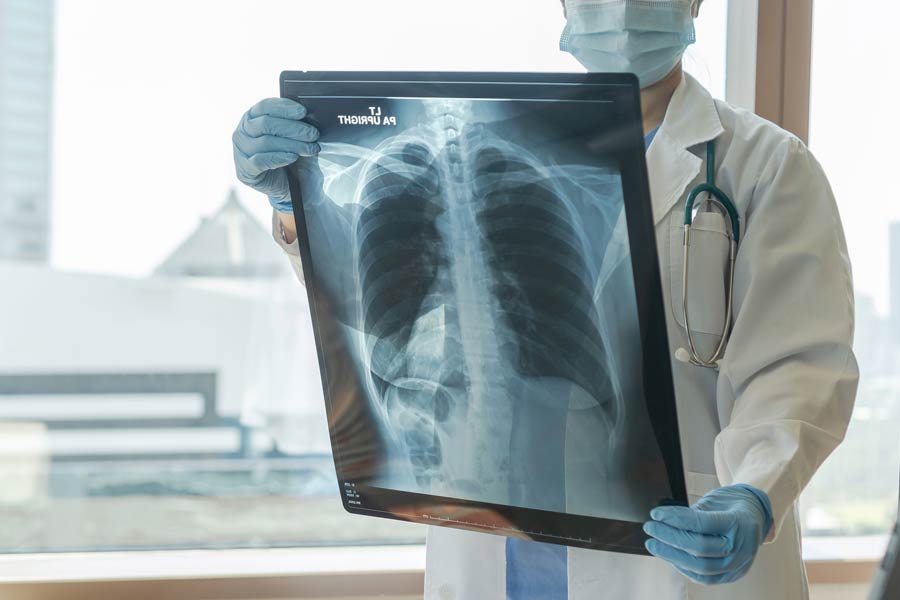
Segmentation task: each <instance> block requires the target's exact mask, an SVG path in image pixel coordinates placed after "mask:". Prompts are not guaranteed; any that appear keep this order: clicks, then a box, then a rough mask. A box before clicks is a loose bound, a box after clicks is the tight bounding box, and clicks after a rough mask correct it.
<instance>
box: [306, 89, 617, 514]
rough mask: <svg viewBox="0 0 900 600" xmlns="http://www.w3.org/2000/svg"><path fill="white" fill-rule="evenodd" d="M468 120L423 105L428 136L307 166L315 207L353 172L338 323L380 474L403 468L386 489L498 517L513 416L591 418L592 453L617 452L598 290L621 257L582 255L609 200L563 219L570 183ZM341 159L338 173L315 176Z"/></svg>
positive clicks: (611, 217)
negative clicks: (596, 431) (467, 505)
mask: <svg viewBox="0 0 900 600" xmlns="http://www.w3.org/2000/svg"><path fill="white" fill-rule="evenodd" d="M469 109H470V106H469V105H468V104H467V103H465V102H448V101H442V102H434V103H433V105H432V106H431V115H430V117H429V119H428V122H427V123H425V124H423V125H421V126H417V127H416V128H414V129H411V130H407V131H404V132H402V133H400V134H398V135H396V136H393V137H391V138H389V139H386V140H384V141H383V142H382V143H380V144H379V145H378V147H377V148H375V149H374V151H362V150H361V149H359V148H351V147H348V146H349V145H343V144H334V145H329V144H324V145H323V153H322V157H321V158H320V163H321V165H322V167H321V168H322V171H323V176H324V191H325V194H326V195H328V194H329V188H330V186H331V185H332V184H337V183H339V182H338V181H337V180H339V179H341V178H345V179H346V178H347V174H348V169H356V170H357V171H356V173H357V176H356V181H357V185H356V188H355V190H354V191H353V195H354V198H353V201H352V204H353V211H352V214H353V215H354V216H353V218H352V219H351V224H350V235H349V239H350V244H351V246H352V250H353V257H352V267H351V268H352V272H353V281H354V285H355V287H356V294H357V295H358V297H359V299H360V302H359V303H358V310H359V313H358V314H357V315H355V317H354V318H351V319H348V321H352V322H355V323H356V324H357V325H356V326H355V327H354V329H355V330H357V333H356V334H354V335H355V337H356V340H355V344H353V345H354V347H355V348H356V352H357V353H358V354H359V356H358V360H359V362H360V364H361V365H364V369H365V371H366V372H365V373H363V375H364V377H365V378H366V380H367V381H368V385H369V388H370V389H369V393H370V395H371V401H372V404H373V406H374V408H375V410H376V411H377V412H378V413H379V414H380V415H381V418H382V427H383V428H384V432H385V434H386V436H387V437H388V438H390V439H391V440H392V441H393V445H394V447H395V448H396V449H397V452H396V454H397V456H395V457H393V459H392V463H391V464H394V465H398V464H399V465H404V464H405V465H406V469H405V475H404V476H405V477H407V478H408V481H407V482H406V483H405V484H404V483H402V480H403V479H404V476H400V475H397V476H396V477H395V479H396V480H397V482H395V485H396V487H403V485H406V486H407V487H412V488H415V489H412V491H422V492H425V493H434V494H440V495H448V496H455V497H465V496H467V495H468V496H470V497H473V498H475V497H477V499H479V500H482V501H488V502H499V503H503V502H506V501H508V499H509V494H510V489H509V488H510V481H509V477H510V473H511V472H513V471H515V467H514V466H511V465H510V462H511V460H512V459H511V456H512V455H513V454H514V453H515V452H516V450H515V449H514V448H512V444H511V442H510V440H511V439H512V436H513V432H512V431H511V427H512V425H511V423H512V421H513V418H514V413H515V412H516V410H517V406H516V404H517V403H519V404H522V403H524V404H529V403H530V404H531V405H534V406H536V407H538V406H553V405H559V404H562V406H563V414H565V411H567V410H569V409H594V414H598V413H599V414H601V415H602V419H603V420H604V421H605V427H604V430H605V431H604V432H603V433H602V435H598V438H602V439H597V441H596V444H597V445H598V446H600V447H602V446H604V445H608V450H607V454H609V456H612V455H614V454H616V453H617V452H618V451H619V449H617V448H616V447H614V445H615V443H616V440H617V438H620V437H621V435H622V429H623V428H624V427H626V424H625V423H624V417H625V412H626V410H625V405H624V400H623V398H622V395H623V392H622V387H623V383H622V382H621V381H619V376H618V375H617V369H616V366H615V364H614V363H615V360H616V357H614V356H611V351H610V343H609V340H608V339H607V338H608V337H609V335H610V333H609V332H608V329H610V327H609V326H608V325H607V324H606V323H605V322H604V321H605V319H608V316H607V317H604V314H603V311H602V309H600V308H598V305H597V294H598V291H597V288H598V286H601V285H603V282H604V281H605V280H606V278H608V277H609V273H610V271H612V270H615V269H617V268H619V267H620V266H621V264H622V263H623V262H625V261H627V260H628V258H627V256H626V253H623V252H618V253H615V252H613V253H611V254H610V255H607V253H605V252H603V251H602V249H601V251H600V252H597V251H596V249H593V250H592V248H591V247H590V245H589V244H588V237H587V236H588V235H589V232H586V231H585V230H584V226H585V225H584V224H585V221H584V214H583V212H579V211H584V210H589V211H593V214H595V215H600V217H601V218H602V219H604V220H605V229H606V230H607V233H606V234H605V236H606V238H605V243H606V244H612V242H611V241H610V240H611V239H612V237H613V236H612V235H611V234H610V233H609V231H611V230H613V229H614V228H615V227H617V226H618V227H620V228H621V227H623V222H624V220H623V218H622V214H621V208H622V205H621V202H620V201H619V202H618V203H614V204H610V205H609V206H603V203H602V201H598V202H596V203H594V204H593V205H591V206H588V208H587V209H585V208H584V207H577V206H575V203H574V202H573V201H572V199H571V195H572V190H582V192H583V188H582V187H579V184H578V182H577V181H576V180H577V178H578V176H579V173H578V172H574V171H567V170H566V169H565V168H563V167H559V166H556V165H546V164H541V163H540V161H539V160H538V159H537V158H536V157H535V156H534V155H533V154H532V153H531V152H529V151H528V150H526V149H525V148H523V147H521V146H516V145H513V144H511V143H510V142H508V141H506V140H501V139H499V138H498V137H497V136H495V135H493V134H492V133H491V131H490V130H489V129H488V128H486V127H484V126H483V125H480V124H474V125H473V124H470V122H469V120H468V118H467V117H468V114H467V113H468V111H469ZM354 153H355V154H356V155H358V159H357V161H356V163H354V165H352V166H351V167H347V166H346V164H345V163H344V164H343V165H342V166H340V167H338V166H337V162H336V163H335V164H334V165H331V166H329V164H328V157H329V156H330V155H331V154H343V155H345V156H346V155H348V154H354ZM345 162H346V161H345ZM600 170H601V171H602V169H600ZM596 172H597V169H593V170H592V171H591V173H594V174H596ZM615 177H618V175H614V174H612V172H610V173H609V174H608V178H609V179H614V178H615ZM582 195H584V193H582ZM583 200H584V199H583V198H582V201H583ZM617 224H618V225H617ZM597 235H598V236H600V237H602V235H601V234H599V233H598V234H597ZM621 237H622V236H620V239H619V240H618V241H619V243H623V240H622V239H621ZM611 261H612V262H611ZM629 283H630V282H629ZM613 328H614V327H613ZM519 410H520V412H521V409H520V407H519ZM535 414H538V413H537V412H536V413H535ZM540 414H544V413H540ZM517 418H520V417H517ZM618 441H621V440H618ZM563 445H564V444H563ZM531 503H532V504H535V503H537V504H540V499H539V498H532V499H531ZM538 507H540V506H538ZM546 508H550V505H549V504H548V505H547V506H546Z"/></svg>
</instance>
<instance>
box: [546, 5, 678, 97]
mask: <svg viewBox="0 0 900 600" xmlns="http://www.w3.org/2000/svg"><path fill="white" fill-rule="evenodd" d="M694 8H695V1H692V0H566V9H567V13H568V22H567V23H566V28H565V29H564V30H563V34H562V38H561V39H560V42H559V47H560V49H561V50H562V51H564V52H568V53H570V54H571V55H572V56H574V57H575V58H576V59H577V60H578V62H580V63H581V64H582V65H584V66H585V67H586V68H587V69H588V71H593V72H605V73H634V74H636V75H637V77H638V80H640V84H641V87H642V88H645V87H648V86H651V85H653V84H654V83H657V82H658V81H659V80H661V79H662V78H663V77H665V76H666V75H667V74H668V73H670V72H671V71H672V69H674V68H675V65H677V64H678V63H679V62H680V61H681V57H682V55H683V54H684V51H685V49H686V48H687V47H688V46H689V45H690V44H693V43H694V40H695V34H694V18H693V9H694Z"/></svg>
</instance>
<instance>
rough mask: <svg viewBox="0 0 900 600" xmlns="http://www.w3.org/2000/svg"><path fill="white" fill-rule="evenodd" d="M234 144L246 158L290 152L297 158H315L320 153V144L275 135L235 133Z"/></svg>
mask: <svg viewBox="0 0 900 600" xmlns="http://www.w3.org/2000/svg"><path fill="white" fill-rule="evenodd" d="M232 142H233V143H234V147H235V148H237V149H238V150H240V151H241V152H242V153H243V154H244V155H246V156H254V155H256V154H266V153H269V152H290V153H292V154H296V155H297V156H315V155H317V154H318V153H319V151H320V147H319V144H317V143H315V142H299V141H297V140H291V139H288V138H283V137H278V136H274V135H264V136H260V137H248V136H245V135H241V134H239V133H235V135H234V137H233V138H232Z"/></svg>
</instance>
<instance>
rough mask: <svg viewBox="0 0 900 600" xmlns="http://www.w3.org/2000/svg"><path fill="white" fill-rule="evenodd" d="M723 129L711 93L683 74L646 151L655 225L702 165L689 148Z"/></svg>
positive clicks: (702, 142) (670, 208) (720, 132)
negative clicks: (660, 124) (654, 136)
mask: <svg viewBox="0 0 900 600" xmlns="http://www.w3.org/2000/svg"><path fill="white" fill-rule="evenodd" d="M723 131H725V130H724V128H723V127H722V121H721V120H720V119H719V113H718V111H717V110H716V105H715V101H714V100H713V98H712V96H710V95H709V92H707V91H706V90H705V89H704V88H703V86H701V85H700V84H699V83H697V81H696V80H695V79H694V78H693V77H691V76H690V75H687V74H686V75H685V76H684V79H683V80H682V81H681V84H680V85H679V86H678V88H677V89H676V90H675V94H674V95H673V96H672V101H671V102H670V103H669V108H668V110H667V111H666V116H665V118H664V119H663V123H662V126H661V127H660V129H659V132H658V133H657V135H656V138H655V139H654V141H653V143H652V144H651V145H650V150H649V151H648V152H647V170H648V173H649V177H650V196H651V198H652V199H653V220H654V223H656V224H657V225H658V224H659V223H660V222H661V221H662V219H663V217H665V216H666V215H667V214H669V211H670V210H672V207H673V206H674V205H675V204H677V203H678V201H679V200H680V199H681V198H682V197H683V196H684V193H685V190H686V189H687V187H688V185H689V184H690V183H691V182H692V181H694V180H695V179H696V178H697V176H698V175H699V174H700V171H701V169H702V168H703V159H701V158H700V157H698V156H696V155H695V154H694V153H692V152H691V151H690V148H692V147H694V146H696V145H698V144H704V143H706V142H708V141H710V140H712V139H715V138H717V137H718V136H719V135H721V134H722V132H723Z"/></svg>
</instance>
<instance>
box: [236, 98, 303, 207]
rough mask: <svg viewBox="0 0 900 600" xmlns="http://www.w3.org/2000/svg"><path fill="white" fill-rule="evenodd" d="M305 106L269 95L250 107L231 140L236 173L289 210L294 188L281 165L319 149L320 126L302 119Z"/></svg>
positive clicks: (278, 204) (291, 162)
mask: <svg viewBox="0 0 900 600" xmlns="http://www.w3.org/2000/svg"><path fill="white" fill-rule="evenodd" d="M304 117H306V107H304V106H303V105H302V104H300V103H298V102H294V101H293V100H288V99H287V98H268V99H266V100H263V101H262V102H259V103H258V104H256V105H255V106H253V108H251V109H250V110H248V111H247V112H246V113H245V114H244V116H243V118H242V119H241V122H240V123H239V124H238V126H237V129H236V130H235V132H234V135H232V136H231V141H232V144H233V146H234V166H235V170H236V171H237V177H238V179H239V180H240V181H241V183H244V184H246V185H249V186H250V187H251V188H253V189H254V190H256V191H258V192H262V193H263V194H265V195H266V196H268V197H269V204H271V205H272V207H273V208H274V209H275V210H277V211H280V212H284V213H290V212H291V210H292V208H291V191H290V189H288V179H287V173H286V172H285V170H284V169H283V168H282V167H286V166H288V165H292V164H294V163H295V162H296V161H297V159H299V158H300V157H301V156H315V155H316V154H318V153H319V149H320V148H319V144H317V143H316V141H317V140H318V139H319V130H318V129H316V128H315V127H313V126H312V125H310V124H309V123H306V122H304V121H303V118H304Z"/></svg>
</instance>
